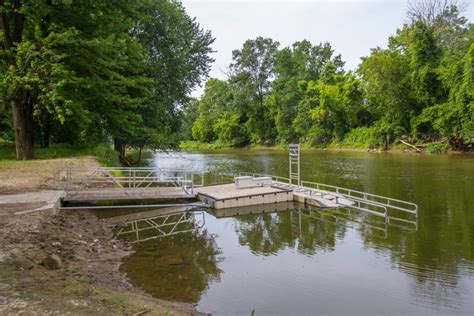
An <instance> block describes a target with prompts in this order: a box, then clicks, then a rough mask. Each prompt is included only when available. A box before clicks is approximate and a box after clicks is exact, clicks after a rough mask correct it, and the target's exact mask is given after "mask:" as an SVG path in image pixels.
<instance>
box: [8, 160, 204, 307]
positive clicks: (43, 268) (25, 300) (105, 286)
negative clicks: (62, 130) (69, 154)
mask: <svg viewBox="0 0 474 316" xmlns="http://www.w3.org/2000/svg"><path fill="white" fill-rule="evenodd" d="M93 165H97V161H96V160H95V158H94V157H80V158H69V159H52V160H33V161H26V162H17V161H1V162H0V194H12V193H26V192H31V191H38V190H44V189H54V188H55V182H54V179H53V174H54V172H55V171H56V170H57V169H58V168H59V167H62V166H93ZM5 198H6V200H8V195H7V196H6V197H5ZM30 204H34V203H30ZM37 206H40V205H26V204H16V205H11V204H9V203H3V204H0V315H17V314H21V313H22V314H26V315H64V314H72V315H77V314H80V315H117V314H119V315H193V314H198V313H197V312H196V311H195V310H194V309H193V307H192V306H191V305H187V304H182V303H173V302H167V301H162V300H157V299H154V298H152V297H150V296H149V295H147V294H145V293H143V292H142V291H141V290H139V289H136V288H133V287H132V286H131V285H130V284H129V283H128V282H127V279H126V278H125V276H124V275H122V274H121V273H120V272H119V270H118V268H119V266H120V262H121V260H122V258H123V257H124V256H127V255H129V254H130V251H129V247H128V246H127V245H126V244H124V243H122V242H120V241H118V240H115V239H114V238H113V233H112V230H111V228H110V227H109V226H108V225H106V224H105V223H104V222H102V221H101V220H98V219H97V218H96V217H95V216H94V215H93V214H91V213H89V212H86V211H80V212H77V211H76V212H61V213H60V214H58V215H52V214H51V212H44V211H41V212H35V213H31V214H23V215H13V213H14V211H21V208H27V207H29V208H35V207H37Z"/></svg>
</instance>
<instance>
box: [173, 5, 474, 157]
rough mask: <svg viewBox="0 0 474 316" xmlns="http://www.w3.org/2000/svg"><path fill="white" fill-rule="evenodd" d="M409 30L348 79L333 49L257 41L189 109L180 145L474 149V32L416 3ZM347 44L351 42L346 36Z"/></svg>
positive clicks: (441, 8) (456, 18) (449, 14)
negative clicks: (403, 144) (400, 143)
mask: <svg viewBox="0 0 474 316" xmlns="http://www.w3.org/2000/svg"><path fill="white" fill-rule="evenodd" d="M408 18H409V21H410V22H409V23H406V24H405V25H403V27H402V28H401V29H398V30H397V31H396V34H395V35H394V36H391V37H390V38H389V40H388V41H389V44H388V48H386V49H382V48H374V49H372V52H371V54H370V56H367V57H363V58H362V61H361V63H360V65H359V66H358V68H357V70H356V71H355V72H352V71H349V72H347V71H345V70H344V62H343V61H342V58H341V56H340V55H334V52H333V49H332V48H331V45H330V44H329V43H322V44H318V45H314V44H312V43H310V42H309V41H306V40H303V41H300V42H295V43H294V44H293V45H292V46H291V47H284V48H281V49H280V48H279V43H278V42H276V41H274V40H272V39H270V38H262V37H258V38H256V39H254V40H247V41H246V42H245V43H244V44H243V47H242V48H241V49H239V50H235V51H233V61H232V63H231V64H230V66H229V76H228V79H227V80H218V79H210V80H209V81H207V83H206V86H205V92H204V95H203V96H202V98H201V99H200V100H191V101H190V102H188V103H187V104H186V106H185V108H184V119H183V121H184V124H183V126H182V130H181V133H182V135H181V137H182V138H183V139H187V140H195V141H198V142H202V143H212V142H215V143H220V144H224V145H226V146H244V145H248V144H264V145H275V144H281V143H289V142H301V143H305V144H308V145H310V146H315V147H325V146H330V145H340V146H345V147H372V148H382V149H388V148H390V147H391V146H392V145H393V144H394V143H395V142H397V141H398V140H400V139H402V140H404V141H405V142H408V143H413V144H421V143H422V144H435V145H436V146H440V147H442V148H447V147H450V148H454V149H469V148H472V146H473V145H474V27H473V24H471V23H468V21H467V19H466V18H464V17H462V16H461V15H460V13H459V10H458V6H456V2H455V1H441V0H440V1H437V0H427V1H420V2H412V4H411V6H410V8H409V10H408ZM348 36H350V35H348Z"/></svg>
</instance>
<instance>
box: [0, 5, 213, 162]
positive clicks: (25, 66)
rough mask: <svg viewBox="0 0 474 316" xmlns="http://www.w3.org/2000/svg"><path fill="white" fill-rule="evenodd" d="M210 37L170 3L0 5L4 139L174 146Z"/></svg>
mask: <svg viewBox="0 0 474 316" xmlns="http://www.w3.org/2000/svg"><path fill="white" fill-rule="evenodd" d="M213 41H214V39H213V38H212V36H211V34H210V32H208V31H205V30H203V29H202V28H200V26H199V24H198V23H197V22H196V21H195V20H194V19H192V18H190V17H189V16H188V15H187V14H186V12H185V10H184V8H183V6H182V5H181V4H180V2H178V1H174V0H81V1H73V0H53V1H51V0H48V1H30V0H28V1H27V0H0V140H1V139H4V140H10V141H11V140H15V144H16V155H17V159H31V158H33V157H34V148H35V145H36V146H38V145H40V146H42V147H47V146H49V144H50V143H51V142H53V143H66V144H73V145H76V144H77V145H84V144H89V145H93V144H98V143H106V144H112V143H113V144H114V145H115V149H116V150H117V151H118V152H119V154H120V157H121V158H122V159H124V154H125V153H124V151H125V148H127V147H135V148H142V147H144V146H147V147H151V148H169V147H171V146H175V145H176V144H177V138H176V137H177V135H178V134H177V132H178V131H179V126H180V118H181V112H180V110H179V109H180V107H179V106H178V105H179V104H182V103H185V102H186V101H187V100H188V95H189V93H190V92H191V91H192V89H193V88H194V87H195V86H196V85H197V84H199V83H200V82H201V81H202V80H205V79H206V78H207V74H208V71H209V68H210V65H211V64H212V62H213V60H212V58H211V57H210V55H209V54H210V53H211V51H212V49H211V44H212V42H213Z"/></svg>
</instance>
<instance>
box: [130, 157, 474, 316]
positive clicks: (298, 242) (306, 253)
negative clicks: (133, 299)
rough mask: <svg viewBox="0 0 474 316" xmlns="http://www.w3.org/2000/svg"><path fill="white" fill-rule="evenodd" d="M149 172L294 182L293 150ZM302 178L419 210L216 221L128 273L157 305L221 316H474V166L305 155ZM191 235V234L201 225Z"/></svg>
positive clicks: (180, 161) (195, 160) (300, 209)
mask: <svg viewBox="0 0 474 316" xmlns="http://www.w3.org/2000/svg"><path fill="white" fill-rule="evenodd" d="M149 163H150V164H151V165H155V166H160V167H170V168H180V167H182V168H187V169H193V170H204V171H206V172H216V171H219V172H224V171H225V172H235V171H249V172H258V173H266V174H274V175H280V176H287V175H288V152H287V151H283V150H282V151H279V150H224V151H212V152H187V153H172V154H171V155H168V154H164V153H159V154H156V155H155V156H154V157H153V158H152V159H151V160H150V162H149ZM301 178H302V179H303V180H308V181H315V182H322V183H327V184H333V185H338V186H342V187H347V188H352V189H357V190H361V191H367V192H370V193H375V194H379V195H385V196H389V197H393V198H398V199H402V200H407V201H411V202H414V203H417V204H418V207H419V218H418V221H417V222H416V223H414V224H413V225H401V226H402V227H398V226H392V225H386V224H384V223H383V222H378V221H377V220H376V219H373V218H372V217H371V216H370V215H368V214H364V213H361V212H350V213H346V212H343V211H341V212H331V211H328V212H326V211H321V212H319V211H318V210H309V209H307V208H305V207H304V206H302V205H299V204H294V205H293V206H290V207H288V208H289V209H290V210H288V211H281V212H275V213H264V214H247V215H236V216H225V217H219V216H214V215H213V214H212V212H202V211H200V212H197V213H196V214H195V217H196V218H197V222H195V223H196V224H195V225H197V226H196V227H193V228H194V229H193V230H192V231H190V232H187V233H182V234H176V235H173V236H170V237H164V238H158V239H153V240H149V241H146V242H142V243H137V244H135V246H134V249H135V250H136V252H135V254H133V255H132V256H130V257H128V258H127V259H126V260H125V262H124V264H123V266H122V271H124V272H125V273H126V274H127V275H128V276H129V277H130V279H131V281H132V282H133V284H134V285H136V286H138V287H140V288H143V289H144V290H145V291H147V292H148V293H150V294H152V295H153V296H155V297H157V298H162V299H167V300H176V301H185V302H189V303H192V304H195V305H196V307H197V309H198V310H199V311H203V312H209V313H213V314H217V315H223V314H224V315H225V314H229V315H250V314H251V313H252V311H255V314H256V315H278V314H286V315H287V314H297V315H309V314H334V315H341V314H351V315H357V314H363V315H369V314H370V315H373V314H377V315H380V314H391V315H392V314H407V313H408V314H430V315H432V314H467V313H471V312H473V311H474V185H473V183H474V157H473V156H464V155H418V154H394V153H383V154H379V153H360V152H334V151H303V152H302V155H301ZM193 225H194V224H193Z"/></svg>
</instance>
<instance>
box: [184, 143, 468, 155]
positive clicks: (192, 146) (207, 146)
mask: <svg viewBox="0 0 474 316" xmlns="http://www.w3.org/2000/svg"><path fill="white" fill-rule="evenodd" d="M288 148H289V146H288V144H279V145H273V146H264V145H256V144H250V145H247V146H243V147H236V146H229V145H227V144H223V143H219V142H215V143H201V142H195V141H185V142H181V144H180V149H181V150H185V151H187V150H188V151H192V150H203V151H206V150H222V149H231V150H232V149H233V150H239V149H248V150H288ZM301 149H302V150H308V151H311V150H314V151H351V152H371V153H406V154H474V149H473V150H471V151H456V150H451V149H447V148H446V147H439V148H438V147H433V148H419V149H418V150H415V149H414V148H412V147H409V146H406V145H404V144H397V145H394V146H393V147H392V148H390V149H388V150H382V149H376V148H366V147H348V146H342V145H331V146H328V147H320V148H318V147H311V146H310V145H307V144H301Z"/></svg>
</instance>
